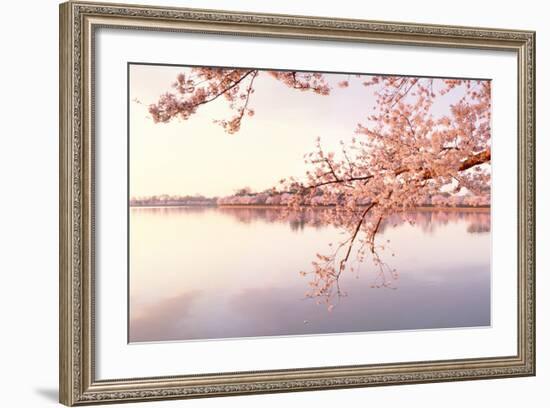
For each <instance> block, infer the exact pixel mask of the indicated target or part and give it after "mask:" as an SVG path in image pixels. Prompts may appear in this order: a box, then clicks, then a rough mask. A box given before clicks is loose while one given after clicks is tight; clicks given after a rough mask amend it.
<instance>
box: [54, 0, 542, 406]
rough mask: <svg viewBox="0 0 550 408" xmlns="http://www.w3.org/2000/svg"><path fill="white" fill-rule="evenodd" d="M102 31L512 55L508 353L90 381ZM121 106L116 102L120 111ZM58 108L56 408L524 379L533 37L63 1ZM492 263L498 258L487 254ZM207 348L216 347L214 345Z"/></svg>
mask: <svg viewBox="0 0 550 408" xmlns="http://www.w3.org/2000/svg"><path fill="white" fill-rule="evenodd" d="M105 28H107V29H110V30H115V31H116V30H119V31H120V32H124V33H126V32H130V31H138V32H139V33H140V35H147V34H148V33H166V34H169V33H184V34H185V33H192V34H193V33H199V34H201V35H208V34H212V35H214V34H215V35H226V36H232V38H233V37H235V38H237V39H238V38H254V39H262V38H267V39H271V40H273V41H276V40H278V39H284V40H300V41H304V42H305V43H306V44H307V43H308V42H314V41H325V42H329V43H335V44H347V45H350V46H352V45H354V44H375V45H377V46H380V47H382V46H395V47H405V48H406V47H430V48H435V49H444V50H447V51H449V52H457V53H459V52H461V51H463V50H475V51H479V52H484V51H491V52H507V53H510V54H513V58H514V60H515V61H517V64H516V69H517V77H516V83H515V84H513V85H514V88H515V90H516V92H517V101H514V103H517V118H516V119H517V132H516V143H515V145H516V149H517V150H516V157H517V168H514V169H513V170H514V171H515V172H516V173H517V183H516V185H517V197H515V198H516V199H517V200H513V201H517V251H516V254H515V255H516V256H517V258H516V259H517V268H515V271H514V272H515V275H514V276H515V279H516V283H517V286H516V289H517V290H516V292H515V294H514V296H515V299H511V300H508V301H507V302H508V304H509V306H510V307H512V308H513V309H514V310H516V311H517V316H516V317H517V319H516V325H515V334H516V335H515V336H514V339H513V340H514V341H515V342H516V345H517V347H516V352H515V353H511V354H506V355H499V354H494V355H490V356H484V357H471V358H447V359H433V360H416V361H414V360H412V361H403V362H401V361H397V362H396V361H388V362H385V363H384V362H383V363H364V362H362V361H357V362H356V363H354V364H343V365H323V364H321V363H320V364H318V365H316V364H311V365H310V366H307V367H303V368H296V367H288V368H277V369H269V370H244V371H242V370H239V369H237V368H235V369H228V370H224V371H223V372H207V373H199V372H196V373H195V372H194V373H186V374H183V373H184V372H185V370H183V369H182V374H181V375H162V374H161V375H157V374H155V373H153V374H152V375H149V376H139V375H138V376H130V377H115V378H98V376H97V369H98V355H99V353H103V352H102V351H101V350H100V348H98V347H97V344H96V340H97V338H96V335H97V327H98V324H99V320H98V319H97V315H96V307H97V304H98V299H99V298H100V297H101V296H102V294H101V293H99V286H98V281H99V280H98V276H97V271H98V265H99V259H98V257H99V256H102V255H105V254H104V253H103V254H102V253H101V251H100V252H97V251H96V249H97V245H96V241H97V240H98V238H99V235H100V234H104V233H105V232H104V231H99V230H96V215H97V214H96V212H97V207H96V198H97V197H96V194H97V192H98V191H99V190H100V189H101V180H104V179H101V178H98V177H97V171H98V170H97V168H98V160H101V158H100V157H99V156H98V151H99V150H98V148H97V140H98V139H97V135H96V132H97V131H98V129H99V125H98V122H97V120H98V118H97V117H96V113H97V112H98V109H99V106H98V103H100V101H98V100H97V98H96V96H97V94H96V88H95V86H96V77H95V75H96V70H97V66H96V59H95V58H96V52H97V43H96V40H97V32H98V30H100V29H105ZM405 48H399V49H397V51H398V52H402V51H399V50H403V49H405ZM222 63H223V62H222ZM124 85H125V84H124ZM126 96H127V95H126V94H124V95H121V98H123V99H121V100H120V104H124V103H125V101H126V99H125V98H126ZM503 103H504V102H503ZM59 109H60V123H59V126H60V179H59V180H60V181H59V182H60V196H59V203H60V213H59V214H60V227H59V230H60V241H59V243H60V252H59V261H60V268H59V272H60V276H59V278H60V281H59V282H60V298H59V301H60V303H59V312H60V317H59V321H60V331H59V353H60V379H59V387H60V393H59V395H60V402H61V403H63V404H65V405H68V406H73V405H84V404H95V403H112V402H136V401H149V400H159V399H179V398H196V397H213V396H225V395H244V394H255V393H275V392H287V391H310V390H321V389H337V388H349V387H365V386H378V385H394V384H412V383H427V382H440V381H457V380H473V379H489V378H505V377H519V376H532V375H535V33H534V32H532V31H518V30H506V29H490V28H472V27H457V26H443V25H425V24H416V23H397V22H378V21H365V20H351V19H350V20H348V19H336V18H326V17H306V16H289V15H271V14H257V13H243V12H233V11H214V10H199V9H184V8H172V7H153V6H143V5H126V4H108V5H107V4H102V3H88V2H78V1H76V2H73V1H70V2H67V3H63V4H61V5H60V108H59ZM120 137H121V138H124V137H125V135H121V136H120ZM121 160H122V159H121ZM492 256H493V257H502V256H504V253H503V252H499V251H496V252H495V251H494V252H493V255H492ZM102 262H107V260H104V261H102ZM102 265H104V264H103V263H102ZM119 272H120V273H121V274H125V273H126V271H119ZM494 272H495V271H494ZM124 296H126V294H124V293H121V294H120V297H124ZM504 301H506V299H504ZM290 340H292V339H290ZM211 344H213V347H216V345H217V347H219V348H222V347H223V343H220V342H218V343H216V342H213V343H211ZM319 361H321V360H319Z"/></svg>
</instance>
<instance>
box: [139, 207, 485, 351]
mask: <svg viewBox="0 0 550 408" xmlns="http://www.w3.org/2000/svg"><path fill="white" fill-rule="evenodd" d="M319 211H321V210H319ZM409 216H411V217H412V218H413V219H414V224H413V225H411V224H410V223H408V222H401V216H399V215H396V216H393V217H392V218H393V219H392V220H390V222H387V223H386V224H384V225H383V228H381V229H380V231H379V233H378V235H377V238H376V239H377V242H384V243H385V242H386V241H387V240H389V241H390V244H389V248H387V249H386V250H384V251H382V252H381V254H380V255H381V257H382V259H383V260H384V262H387V264H388V265H390V266H391V268H392V269H395V270H396V273H397V275H396V276H395V277H394V276H391V274H389V276H386V275H383V276H381V275H380V273H379V272H378V271H377V269H376V268H374V267H373V265H371V264H369V262H365V263H364V264H362V265H360V266H359V269H358V270H357V271H355V272H351V271H345V272H344V273H342V275H341V276H340V279H339V282H338V283H339V286H340V289H341V290H342V292H345V295H344V296H340V297H337V296H336V297H334V298H333V299H332V300H331V302H332V304H333V305H334V307H333V308H329V307H327V305H326V304H325V303H324V302H321V304H318V302H317V299H315V298H308V297H306V296H305V294H306V292H308V290H309V289H310V287H309V285H308V282H309V281H310V280H311V277H310V276H305V277H304V276H302V275H300V271H309V270H311V262H312V261H313V260H314V259H315V256H316V254H317V253H325V252H326V251H327V248H329V246H328V245H329V243H331V242H333V243H334V242H338V241H340V240H341V239H342V235H341V231H340V230H339V229H338V228H336V227H335V226H333V225H326V224H324V223H323V222H320V221H319V220H317V217H315V215H313V216H306V215H304V214H301V213H294V214H290V215H289V216H281V210H278V209H254V208H208V207H201V208H189V207H165V208H132V209H131V210H130V273H129V279H130V294H129V296H130V302H129V303H130V312H129V319H130V324H129V339H130V341H131V342H143V341H169V340H192V339H215V338H232V337H249V336H254V337H256V336H279V335H304V334H328V333H345V332H365V331H380V330H410V329H435V328H452V327H474V326H488V325H490V324H491V272H490V270H491V268H490V262H491V234H490V224H491V222H490V212H489V210H464V211H462V210H456V209H453V210H445V211H429V210H418V211H415V212H413V213H409ZM392 254H393V256H392ZM382 283H385V286H384V285H381V284H382ZM329 309H331V310H329Z"/></svg>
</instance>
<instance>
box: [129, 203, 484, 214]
mask: <svg viewBox="0 0 550 408" xmlns="http://www.w3.org/2000/svg"><path fill="white" fill-rule="evenodd" d="M128 207H129V208H130V209H132V208H235V209H256V210H282V209H288V208H289V207H288V206H286V205H265V204H251V205H246V204H234V205H232V204H224V205H193V204H164V205H162V204H152V205H130V206H128ZM334 207H335V206H333V205H326V206H314V207H312V206H309V207H307V208H312V209H314V210H324V209H329V208H334ZM359 207H366V206H359ZM405 211H468V212H489V211H491V207H489V206H484V207H481V206H480V207H464V206H463V207H460V206H456V207H443V206H437V207H431V206H422V207H411V208H409V209H407V210H405ZM399 212H402V211H399Z"/></svg>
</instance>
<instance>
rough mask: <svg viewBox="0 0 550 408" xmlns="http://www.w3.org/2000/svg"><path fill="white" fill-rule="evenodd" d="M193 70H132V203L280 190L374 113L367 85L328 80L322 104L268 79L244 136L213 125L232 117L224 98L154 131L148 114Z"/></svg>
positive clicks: (255, 98) (262, 79)
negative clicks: (318, 148)
mask: <svg viewBox="0 0 550 408" xmlns="http://www.w3.org/2000/svg"><path fill="white" fill-rule="evenodd" d="M189 70H190V68H185V67H172V66H156V65H135V64H133V65H131V66H130V80H129V82H130V101H129V103H130V146H129V151H130V196H131V197H139V196H150V195H159V194H170V195H187V194H190V195H195V194H201V195H204V196H225V195H230V194H232V193H234V192H235V190H237V189H239V188H242V187H244V186H248V187H251V188H252V189H253V190H255V191H259V190H264V189H267V188H271V187H274V186H276V185H277V183H278V181H279V180H280V179H281V178H285V177H289V176H296V177H300V176H302V175H303V174H304V173H305V171H306V167H305V165H304V163H303V155H304V154H306V153H309V152H311V151H313V150H314V148H315V139H316V138H317V137H320V138H321V142H322V144H323V147H324V148H325V150H326V151H338V150H339V142H340V140H343V141H344V142H346V140H349V139H351V138H352V137H353V136H354V130H355V128H356V126H357V124H358V123H359V122H361V123H363V124H364V123H366V117H367V115H368V114H369V113H370V112H371V110H372V108H373V106H374V96H373V93H372V92H373V89H372V88H367V87H365V86H363V85H362V82H363V81H365V80H366V79H368V78H365V77H362V78H356V77H354V76H353V75H352V76H350V75H348V74H326V78H327V80H328V82H329V84H330V85H331V88H332V90H331V94H330V95H329V96H321V95H316V94H313V93H310V92H298V91H296V90H293V89H290V88H288V87H286V86H284V85H283V84H281V83H280V82H278V81H276V80H275V79H273V78H271V77H269V76H268V75H265V74H263V75H262V74H261V75H260V76H258V78H257V80H256V81H255V90H256V92H255V93H254V94H253V95H252V97H251V100H250V104H249V106H250V107H251V108H253V109H254V110H255V113H256V114H255V115H254V117H252V118H246V119H244V120H243V123H242V126H241V130H240V131H239V132H237V133H236V134H233V135H229V134H227V133H225V132H224V131H223V129H222V128H221V127H220V126H218V125H216V124H214V123H212V120H213V119H225V118H229V117H230V112H229V110H228V108H227V104H226V102H225V101H224V100H223V99H222V98H220V99H219V100H216V101H215V102H213V103H210V104H207V105H204V106H202V107H201V108H200V109H199V110H198V111H197V114H195V115H193V116H192V117H191V118H190V119H189V120H187V121H183V120H173V121H172V122H170V123H166V124H154V123H153V120H152V119H151V117H150V115H149V113H148V112H147V106H148V105H149V104H150V103H153V102H156V100H157V99H158V97H159V96H160V95H161V94H162V93H165V92H167V91H170V90H171V86H170V85H171V84H172V83H173V82H174V80H175V78H176V75H177V74H178V73H180V72H184V73H186V72H188V71H189ZM342 80H349V81H350V86H349V87H348V88H339V87H338V86H337V83H338V82H340V81H342ZM457 98H458V95H454V96H453V95H451V94H449V97H446V98H441V100H440V102H439V104H440V106H437V107H435V110H436V111H437V113H438V114H443V113H446V111H447V110H448V106H449V104H451V103H453V102H454V101H456V99H457ZM135 100H138V101H140V102H141V103H136V102H134V101H135Z"/></svg>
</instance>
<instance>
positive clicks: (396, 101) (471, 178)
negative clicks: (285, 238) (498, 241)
mask: <svg viewBox="0 0 550 408" xmlns="http://www.w3.org/2000/svg"><path fill="white" fill-rule="evenodd" d="M261 76H271V77H272V78H275V79H276V80H277V81H279V82H280V83H281V84H282V85H283V86H286V87H289V88H291V89H295V90H297V91H300V92H313V93H315V94H319V95H321V96H326V95H329V94H330V92H331V84H330V82H329V81H328V80H327V78H326V76H325V75H323V74H321V73H311V72H297V71H260V70H254V69H249V70H246V69H224V68H194V69H192V70H191V73H190V74H188V75H185V74H180V75H178V77H177V79H176V81H175V83H174V84H173V90H172V91H171V92H167V93H165V94H164V95H162V96H161V97H160V98H159V100H158V101H157V102H156V103H154V104H152V105H150V107H149V112H150V114H151V116H152V118H153V120H154V121H155V122H157V123H158V122H169V121H171V120H173V119H175V118H180V119H183V120H186V119H189V118H190V117H191V116H192V115H193V114H194V113H196V112H197V110H198V109H200V107H201V106H202V105H204V104H207V103H210V102H213V101H215V100H217V99H222V100H225V101H226V103H227V104H228V105H229V107H230V108H231V111H232V112H233V116H232V117H230V118H225V119H223V118H220V119H216V120H215V122H216V123H217V124H218V125H220V126H222V127H223V129H224V130H225V131H226V132H227V133H230V134H233V133H236V132H238V131H239V129H240V127H241V123H242V121H243V120H244V119H245V117H246V116H249V117H251V116H253V115H254V110H253V109H252V108H251V107H250V100H251V97H252V95H253V94H254V83H255V81H257V80H258V78H259V77H261ZM346 78H348V79H346V80H342V81H339V82H338V83H337V84H336V86H338V87H340V88H347V87H349V86H350V82H351V81H359V82H360V84H361V85H363V86H364V87H365V88H367V89H368V90H369V92H370V93H371V94H374V95H375V98H376V100H375V103H374V104H373V106H370V107H369V108H367V109H368V110H367V109H366V110H367V111H366V112H365V120H364V121H363V123H360V124H358V125H357V126H356V128H355V129H350V132H351V131H354V132H355V135H354V137H353V138H352V139H351V142H346V143H344V142H341V149H340V151H338V152H333V151H325V149H323V146H322V144H321V139H320V138H318V139H317V144H316V147H315V150H314V151H312V152H310V153H308V154H306V156H305V161H306V163H307V164H308V166H309V170H308V172H307V173H306V177H305V179H304V178H302V179H299V178H291V179H289V180H282V181H281V184H280V186H277V191H278V192H279V193H280V194H286V195H285V197H287V199H286V200H285V203H287V204H288V206H289V208H291V209H293V210H297V209H298V210H304V211H311V210H312V208H314V207H316V206H325V207H326V206H331V208H330V211H323V214H324V217H325V218H326V221H327V222H331V223H332V224H335V225H337V226H338V227H339V228H341V229H342V230H343V231H345V232H346V234H345V238H344V239H343V240H342V241H341V242H337V243H333V245H332V248H331V250H330V251H329V252H328V253H326V254H317V257H316V259H315V260H314V261H313V262H312V270H311V271H310V272H302V274H303V275H308V274H311V275H312V279H311V281H310V286H311V290H309V291H308V292H307V294H306V295H307V296H310V297H315V298H319V299H323V300H324V301H325V302H326V303H327V304H328V307H329V310H330V309H332V307H333V303H332V300H331V299H332V298H333V297H334V296H336V295H342V294H343V292H342V291H341V290H340V288H339V285H338V279H339V277H340V275H341V274H342V273H343V272H344V271H345V270H348V269H349V270H350V271H351V270H353V268H354V266H353V265H352V264H354V263H352V258H353V260H355V261H357V262H358V263H362V262H363V261H364V260H365V258H366V257H369V258H370V261H371V262H372V264H373V265H374V267H375V268H377V269H378V272H379V274H380V275H381V276H383V277H384V276H386V275H388V276H389V277H390V280H391V278H396V276H397V275H396V273H397V272H396V271H395V270H393V269H392V268H391V267H390V266H389V265H388V264H387V263H385V262H384V261H383V260H382V258H381V257H380V255H379V252H380V251H382V250H384V249H385V248H386V246H387V244H388V243H387V242H384V243H377V242H376V237H377V234H378V232H379V230H380V225H381V223H382V222H383V221H384V220H385V219H387V218H388V217H389V216H391V215H392V214H394V213H396V212H402V213H403V214H404V216H405V217H406V212H405V211H406V210H408V209H412V208H414V207H418V206H422V205H424V204H425V203H427V202H428V203H429V202H431V199H432V197H437V196H438V195H441V193H442V192H451V193H453V194H458V193H460V192H461V191H468V192H469V193H473V194H474V195H475V196H476V197H480V200H481V201H483V202H484V203H486V202H488V197H489V195H490V188H489V187H488V186H489V185H490V177H491V174H490V165H489V164H490V162H491V146H490V142H491V83H490V81H486V80H467V79H435V78H421V77H404V76H381V75H377V76H370V75H355V76H353V77H352V76H346ZM350 103H351V102H350ZM318 131H319V132H320V133H322V129H319V130H318ZM459 201H460V200H455V205H456V202H459ZM470 201H472V200H471V199H470ZM474 204H475V202H474ZM450 205H453V203H452V202H451V204H450ZM410 222H411V223H413V222H414V220H410ZM387 282H388V279H385V278H384V279H382V286H389V283H387Z"/></svg>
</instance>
